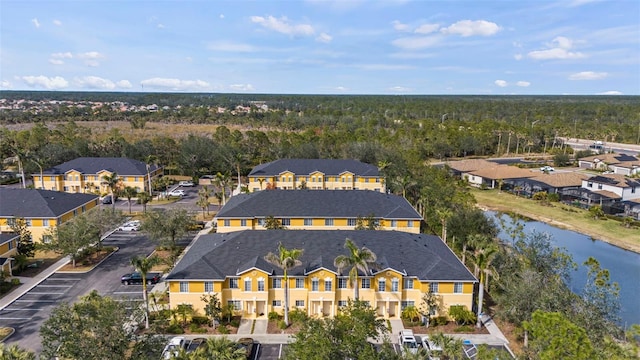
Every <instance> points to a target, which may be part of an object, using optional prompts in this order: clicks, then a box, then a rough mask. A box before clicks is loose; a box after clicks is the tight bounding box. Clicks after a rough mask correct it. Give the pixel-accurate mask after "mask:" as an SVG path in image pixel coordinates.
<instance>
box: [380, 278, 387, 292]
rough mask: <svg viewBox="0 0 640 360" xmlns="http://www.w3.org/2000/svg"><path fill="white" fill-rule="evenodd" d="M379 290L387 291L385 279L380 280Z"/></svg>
mask: <svg viewBox="0 0 640 360" xmlns="http://www.w3.org/2000/svg"><path fill="white" fill-rule="evenodd" d="M378 291H387V282H386V281H385V279H380V280H378Z"/></svg>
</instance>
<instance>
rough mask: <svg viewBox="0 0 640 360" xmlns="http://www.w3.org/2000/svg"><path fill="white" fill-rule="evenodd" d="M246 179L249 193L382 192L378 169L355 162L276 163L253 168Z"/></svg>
mask: <svg viewBox="0 0 640 360" xmlns="http://www.w3.org/2000/svg"><path fill="white" fill-rule="evenodd" d="M248 177H249V191H251V192H255V191H260V190H266V189H289V190H292V189H301V188H303V189H311V190H373V191H377V192H382V193H384V192H386V187H385V183H384V177H382V175H381V174H380V172H379V171H378V168H377V167H376V166H374V165H370V164H366V163H363V162H360V161H358V160H344V159H280V160H275V161H272V162H269V163H265V164H260V165H258V166H256V167H255V168H253V170H251V172H250V173H249V175H248Z"/></svg>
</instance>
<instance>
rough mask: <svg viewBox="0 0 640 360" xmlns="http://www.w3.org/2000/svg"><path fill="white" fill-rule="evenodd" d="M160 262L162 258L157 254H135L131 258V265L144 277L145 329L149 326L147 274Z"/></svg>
mask: <svg viewBox="0 0 640 360" xmlns="http://www.w3.org/2000/svg"><path fill="white" fill-rule="evenodd" d="M158 263H160V258H159V257H157V256H151V257H141V256H135V257H133V258H132V259H131V265H132V266H133V267H134V268H135V269H136V271H137V272H139V273H140V276H141V277H142V299H143V301H144V305H145V313H144V326H145V329H148V328H149V300H148V299H147V274H148V273H149V271H151V269H152V268H153V267H154V265H157V264H158Z"/></svg>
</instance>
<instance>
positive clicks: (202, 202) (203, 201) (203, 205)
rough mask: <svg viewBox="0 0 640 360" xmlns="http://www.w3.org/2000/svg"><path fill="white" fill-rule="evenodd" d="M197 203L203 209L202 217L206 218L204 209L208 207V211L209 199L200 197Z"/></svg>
mask: <svg viewBox="0 0 640 360" xmlns="http://www.w3.org/2000/svg"><path fill="white" fill-rule="evenodd" d="M196 205H198V207H199V208H201V209H202V219H203V220H204V211H205V209H206V210H207V212H208V209H209V200H207V199H206V198H203V197H199V198H198V201H196Z"/></svg>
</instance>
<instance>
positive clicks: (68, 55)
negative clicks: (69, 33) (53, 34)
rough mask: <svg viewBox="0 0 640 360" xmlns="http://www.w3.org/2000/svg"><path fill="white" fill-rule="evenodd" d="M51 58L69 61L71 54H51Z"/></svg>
mask: <svg viewBox="0 0 640 360" xmlns="http://www.w3.org/2000/svg"><path fill="white" fill-rule="evenodd" d="M51 57H52V58H54V59H71V58H73V54H72V53H70V52H68V51H67V52H59V53H53V54H51Z"/></svg>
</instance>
